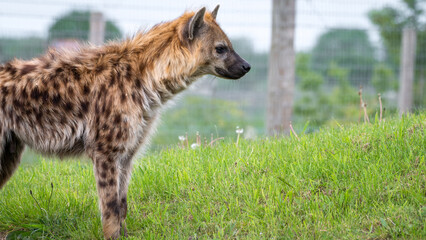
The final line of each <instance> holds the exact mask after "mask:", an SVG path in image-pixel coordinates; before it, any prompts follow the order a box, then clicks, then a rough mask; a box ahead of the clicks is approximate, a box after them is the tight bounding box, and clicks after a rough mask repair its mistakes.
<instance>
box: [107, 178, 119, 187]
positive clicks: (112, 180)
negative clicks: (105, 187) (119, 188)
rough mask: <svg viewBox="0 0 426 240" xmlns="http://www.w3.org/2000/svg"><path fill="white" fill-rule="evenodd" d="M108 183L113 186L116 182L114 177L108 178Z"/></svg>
mask: <svg viewBox="0 0 426 240" xmlns="http://www.w3.org/2000/svg"><path fill="white" fill-rule="evenodd" d="M108 184H109V185H110V186H115V185H116V184H117V182H116V181H115V179H114V178H111V179H109V181H108Z"/></svg>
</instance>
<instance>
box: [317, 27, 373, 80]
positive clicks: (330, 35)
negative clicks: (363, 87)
mask: <svg viewBox="0 0 426 240" xmlns="http://www.w3.org/2000/svg"><path fill="white" fill-rule="evenodd" d="M311 61H312V63H311V64H312V68H313V70H315V71H317V72H320V73H322V74H323V75H326V71H327V68H328V66H329V65H330V64H331V63H332V62H335V63H337V64H338V65H339V66H341V67H342V68H344V69H345V70H347V71H348V74H349V81H350V82H351V83H352V84H353V85H360V84H365V83H367V82H368V81H369V79H370V77H371V74H372V72H373V65H374V63H375V61H376V60H375V58H374V47H373V46H372V44H371V43H370V40H369V39H368V35H367V33H366V31H364V30H360V29H331V30H329V31H327V32H325V33H324V34H322V35H321V36H320V37H319V39H318V42H317V43H316V45H315V47H314V49H313V51H312V59H311Z"/></svg>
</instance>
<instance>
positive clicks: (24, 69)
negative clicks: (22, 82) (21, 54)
mask: <svg viewBox="0 0 426 240" xmlns="http://www.w3.org/2000/svg"><path fill="white" fill-rule="evenodd" d="M36 67H37V66H36V65H33V64H26V65H24V67H22V70H21V75H22V76H23V75H25V74H28V73H30V72H32V71H34V70H35V69H36Z"/></svg>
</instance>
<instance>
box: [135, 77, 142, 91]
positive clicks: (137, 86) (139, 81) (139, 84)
mask: <svg viewBox="0 0 426 240" xmlns="http://www.w3.org/2000/svg"><path fill="white" fill-rule="evenodd" d="M135 86H136V89H141V87H142V80H141V79H139V78H137V79H136V81H135Z"/></svg>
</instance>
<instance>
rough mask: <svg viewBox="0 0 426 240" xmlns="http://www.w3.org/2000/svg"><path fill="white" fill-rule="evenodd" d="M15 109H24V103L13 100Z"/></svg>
mask: <svg viewBox="0 0 426 240" xmlns="http://www.w3.org/2000/svg"><path fill="white" fill-rule="evenodd" d="M13 107H14V108H17V109H21V108H22V107H23V105H22V102H20V101H18V100H16V99H14V100H13Z"/></svg>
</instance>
